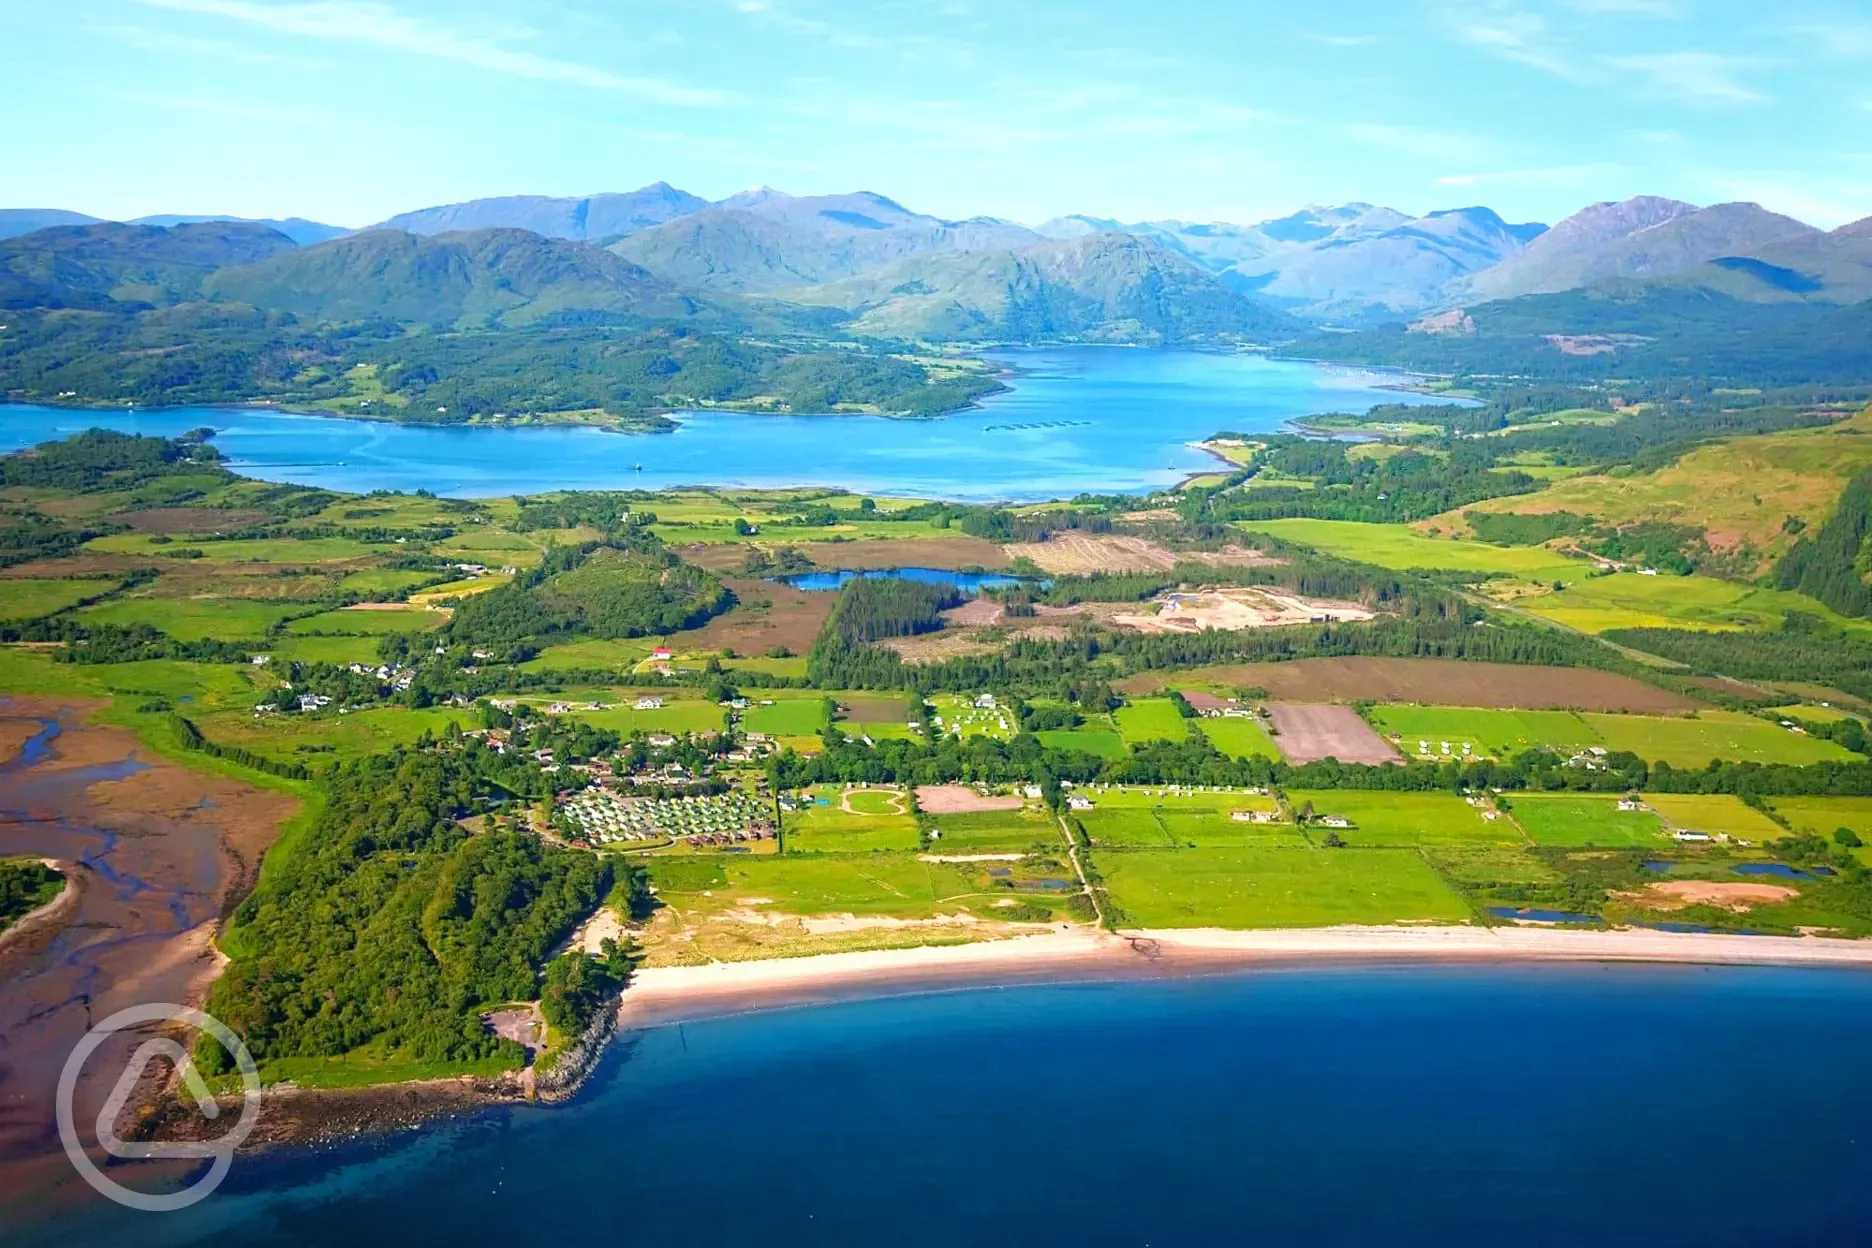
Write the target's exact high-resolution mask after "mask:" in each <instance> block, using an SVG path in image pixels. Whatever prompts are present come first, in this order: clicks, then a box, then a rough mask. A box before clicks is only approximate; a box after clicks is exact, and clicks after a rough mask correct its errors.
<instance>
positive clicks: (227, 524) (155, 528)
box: [110, 507, 267, 533]
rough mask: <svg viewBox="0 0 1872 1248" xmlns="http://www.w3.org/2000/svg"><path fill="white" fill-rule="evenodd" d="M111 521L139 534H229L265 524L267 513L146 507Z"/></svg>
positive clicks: (208, 508) (219, 508)
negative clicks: (125, 525)
mask: <svg viewBox="0 0 1872 1248" xmlns="http://www.w3.org/2000/svg"><path fill="white" fill-rule="evenodd" d="M110 519H111V521H112V523H114V524H127V525H129V526H130V527H131V528H133V529H135V530H136V531H137V532H139V533H228V532H232V531H234V530H237V529H245V528H250V527H252V526H253V525H256V524H265V523H266V522H267V513H266V512H264V511H244V510H239V509H235V508H228V507H146V508H144V509H143V510H141V511H120V512H118V513H117V514H116V515H114V516H112V517H111V518H110Z"/></svg>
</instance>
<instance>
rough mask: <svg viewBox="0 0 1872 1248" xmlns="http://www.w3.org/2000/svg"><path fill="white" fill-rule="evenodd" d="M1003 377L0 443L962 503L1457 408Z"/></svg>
mask: <svg viewBox="0 0 1872 1248" xmlns="http://www.w3.org/2000/svg"><path fill="white" fill-rule="evenodd" d="M994 358H996V359H997V360H999V361H1001V362H1002V363H1004V364H1006V365H1008V366H1009V367H1011V368H1013V369H1015V370H1017V371H1016V373H1015V375H1014V376H1012V377H1010V378H1008V379H1007V380H1008V381H1009V383H1010V386H1011V388H1010V389H1009V390H1007V391H1006V392H1004V393H1002V394H997V395H991V396H990V397H988V398H987V399H985V400H983V402H982V404H981V406H980V407H978V408H974V409H971V410H969V411H964V412H957V413H955V414H953V415H951V416H947V417H943V418H940V419H936V420H889V419H883V418H879V417H875V416H759V415H750V414H747V413H741V412H685V413H678V414H677V419H678V420H679V421H680V422H681V428H679V429H678V430H677V431H676V432H674V433H663V434H619V433H613V432H610V431H607V430H602V429H592V428H518V429H499V428H444V427H440V426H422V425H397V424H390V423H386V422H381V421H359V420H342V419H333V418H330V417H323V416H306V415H297V414H293V413H288V412H277V411H273V410H270V409H266V408H240V407H231V408H211V407H195V408H166V409H151V410H138V411H134V412H130V411H115V410H82V409H73V408H50V407H39V406H32V405H26V404H11V405H6V406H0V452H4V451H13V450H20V449H22V448H25V447H28V446H33V445H35V444H37V443H40V442H45V441H49V440H51V439H54V438H62V437H67V436H69V435H70V434H73V433H77V432H79V431H81V430H84V429H88V428H91V427H93V426H101V427H104V428H110V429H120V430H124V431H126V432H133V433H147V434H161V435H164V436H169V437H173V436H175V435H177V434H180V433H184V432H187V431H188V430H190V429H195V428H199V427H200V426H203V425H209V426H212V427H213V428H215V429H216V430H218V431H219V433H218V436H217V437H216V438H215V445H216V446H217V447H219V448H220V449H221V452H222V454H224V455H226V456H228V457H229V459H230V461H231V463H230V466H231V467H232V468H234V470H235V471H237V472H241V473H244V474H246V475H248V476H252V477H258V478H260V479H262V480H266V481H289V482H293V483H295V484H299V485H313V486H321V487H324V488H327V489H334V490H350V491H358V492H364V491H368V490H375V489H387V490H406V491H407V490H416V489H427V490H432V491H434V492H436V493H438V494H444V495H451V496H454V497H461V498H475V497H492V496H495V495H501V494H514V493H530V492H540V491H546V490H566V489H647V490H650V489H667V488H670V487H673V486H684V485H717V486H741V487H754V488H772V487H779V486H792V485H813V486H840V487H843V488H847V489H852V490H857V491H861V492H865V493H873V494H885V495H895V496H900V497H906V496H907V497H917V498H942V499H955V500H962V501H1029V500H1037V499H1049V498H1063V497H1069V496H1071V495H1074V494H1078V493H1082V492H1091V493H1126V492H1139V491H1144V490H1150V489H1155V488H1158V487H1161V486H1170V485H1174V484H1176V483H1177V482H1178V481H1181V480H1182V479H1183V478H1184V477H1186V476H1188V475H1190V474H1191V473H1196V472H1206V471H1210V470H1214V469H1217V468H1219V467H1224V465H1223V464H1222V462H1221V461H1220V460H1218V459H1216V458H1214V457H1212V456H1210V455H1208V454H1206V453H1204V452H1202V451H1197V450H1193V449H1191V448H1190V447H1189V446H1188V445H1187V443H1190V442H1192V441H1200V440H1201V439H1203V438H1207V437H1208V436H1209V435H1211V434H1213V433H1218V432H1221V431H1224V430H1233V431H1238V432H1248V433H1259V432H1268V431H1272V430H1275V429H1279V428H1281V427H1282V426H1283V425H1285V424H1286V423H1287V422H1288V421H1290V420H1293V419H1295V418H1297V417H1300V416H1308V415H1319V414H1322V413H1326V412H1358V413H1363V412H1365V411H1366V410H1368V409H1369V408H1371V407H1372V406H1374V405H1376V404H1379V403H1426V402H1449V401H1450V400H1442V399H1432V398H1430V397H1429V396H1425V395H1420V394H1411V393H1408V392H1403V391H1397V390H1390V389H1384V388H1382V387H1386V386H1395V385H1398V384H1402V383H1404V382H1406V381H1408V378H1406V377H1404V376H1403V375H1402V374H1396V373H1381V372H1372V371H1368V370H1363V369H1347V368H1337V367H1331V366H1326V365H1318V364H1309V363H1304V362H1301V361H1294V360H1270V359H1266V358H1263V357H1261V356H1254V355H1225V354H1219V353H1208V352H1197V351H1145V350H1134V349H1127V348H1120V347H1063V348H1037V349H1033V350H1023V351H1017V352H1009V353H1003V354H1000V355H997V356H996V357H994Z"/></svg>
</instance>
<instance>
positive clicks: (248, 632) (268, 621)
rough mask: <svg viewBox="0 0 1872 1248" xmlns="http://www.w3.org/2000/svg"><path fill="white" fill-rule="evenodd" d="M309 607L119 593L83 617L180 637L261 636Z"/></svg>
mask: <svg viewBox="0 0 1872 1248" xmlns="http://www.w3.org/2000/svg"><path fill="white" fill-rule="evenodd" d="M309 609H310V608H308V607H307V606H306V604H304V603H294V602H254V601H251V600H249V599H244V598H118V599H114V600H112V601H110V602H100V603H98V604H97V605H96V606H94V607H85V608H84V609H82V610H81V611H79V612H78V616H79V618H80V619H82V620H84V621H85V622H87V623H92V624H114V625H116V626H117V627H119V628H130V627H132V626H134V625H137V624H147V625H149V626H150V627H151V628H154V629H156V630H157V631H158V632H161V633H165V634H167V635H168V636H170V637H173V638H175V639H176V640H177V641H203V640H207V639H209V638H213V639H214V640H216V641H257V640H259V639H260V638H263V637H265V636H266V635H267V634H268V633H270V632H272V631H273V629H274V627H275V626H276V625H277V624H279V623H280V621H282V620H285V619H287V618H288V617H290V616H294V615H300V614H303V613H304V612H306V611H307V610H309Z"/></svg>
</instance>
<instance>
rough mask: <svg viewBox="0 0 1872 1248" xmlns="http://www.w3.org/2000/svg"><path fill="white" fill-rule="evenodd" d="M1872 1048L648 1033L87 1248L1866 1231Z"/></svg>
mask: <svg viewBox="0 0 1872 1248" xmlns="http://www.w3.org/2000/svg"><path fill="white" fill-rule="evenodd" d="M1869 1045H1872V976H1867V975H1865V974H1863V973H1854V972H1849V971H1833V970H1782V969H1761V968H1754V969H1744V968H1708V967H1696V968H1692V967H1670V966H1644V967H1639V966H1593V965H1570V966H1564V967H1562V966H1551V965H1549V966H1516V965H1507V964H1504V965H1490V966H1472V967H1449V966H1444V967H1427V966H1415V967H1403V966H1391V967H1357V966H1343V965H1342V966H1326V967H1309V968H1293V969H1267V970H1259V971H1253V972H1249V973H1233V974H1227V975H1219V976H1199V977H1192V978H1180V979H1179V978H1144V979H1137V980H1127V981H1120V982H1107V983H1084V984H1055V985H1046V986H1026V987H1015V988H1001V989H992V988H983V989H975V990H966V991H948V992H936V993H924V994H911V995H900V996H895V997H887V998H882V999H872V1000H862V1001H851V1002H846V1003H841V1004H822V1005H816V1006H811V1007H806V1008H790V1009H778V1010H772V1011H768V1012H759V1013H745V1014H741V1015H738V1016H731V1017H719V1018H713V1019H706V1020H700V1021H690V1022H685V1023H681V1024H668V1025H664V1026H661V1027H657V1028H653V1029H649V1030H641V1031H636V1032H631V1033H626V1034H625V1035H623V1036H621V1037H620V1038H619V1039H618V1040H617V1041H616V1042H614V1044H613V1045H612V1048H611V1050H610V1052H609V1054H608V1055H607V1057H606V1058H605V1059H604V1061H603V1063H602V1065H601V1066H600V1069H599V1071H598V1073H597V1074H596V1076H595V1077H594V1080H593V1082H592V1083H591V1084H590V1085H588V1086H587V1088H586V1089H585V1090H584V1092H582V1093H581V1094H580V1096H579V1097H578V1098H577V1099H575V1100H574V1101H572V1102H571V1103H570V1104H568V1105H565V1106H561V1107H557V1108H536V1109H529V1108H517V1109H498V1110H488V1111H483V1112H480V1113H477V1114H474V1115H471V1116H469V1117H466V1118H462V1119H457V1120H455V1121H452V1122H444V1123H435V1124H431V1125H430V1126H428V1127H427V1128H424V1129H422V1130H419V1131H411V1132H405V1133H401V1134H397V1135H391V1136H386V1137H381V1138H378V1139H359V1140H357V1141H355V1142H347V1143H344V1144H341V1145H337V1146H326V1147H320V1148H295V1149H284V1150H278V1151H274V1152H271V1153H266V1154H261V1155H256V1156H248V1157H244V1158H242V1159H240V1160H239V1161H238V1162H237V1163H236V1164H235V1166H234V1168H233V1170H232V1172H231V1174H230V1176H229V1178H228V1180H227V1182H226V1184H225V1185H224V1186H223V1187H222V1188H221V1189H220V1190H219V1191H218V1192H216V1193H215V1195H214V1196H212V1197H211V1198H210V1199H208V1200H207V1201H205V1202H203V1203H202V1204H200V1205H198V1206H196V1207H194V1208H191V1209H188V1210H185V1211H183V1212H180V1213H175V1214H165V1215H161V1216H151V1215H145V1214H136V1213H129V1212H126V1211H123V1210H119V1209H116V1208H114V1207H108V1208H107V1207H102V1206H92V1207H87V1208H86V1209H84V1210H80V1211H74V1212H68V1213H67V1214H66V1215H65V1216H64V1217H62V1218H61V1219H60V1224H59V1226H58V1232H59V1233H58V1234H57V1235H56V1237H55V1238H56V1240H57V1242H62V1243H84V1244H87V1245H107V1244H119V1243H121V1244H126V1245H127V1244H135V1245H138V1246H139V1248H149V1246H150V1245H157V1244H184V1243H201V1244H208V1243H212V1244H215V1245H220V1246H223V1248H225V1246H227V1245H237V1244H238V1245H247V1244H256V1245H258V1244H286V1245H299V1244H306V1245H311V1244H334V1243H339V1244H347V1245H354V1246H362V1245H374V1244H399V1245H409V1244H451V1243H514V1242H522V1241H529V1242H530V1241H532V1240H534V1239H537V1238H538V1237H539V1236H540V1235H542V1234H548V1233H549V1235H550V1238H552V1239H554V1240H555V1241H563V1242H568V1243H607V1242H617V1241H620V1240H627V1241H629V1242H631V1243H644V1244H759V1245H763V1246H765V1248H787V1246H791V1245H824V1246H826V1248H846V1246H850V1245H873V1244H910V1245H924V1244H927V1245H940V1246H942V1248H956V1246H957V1245H990V1244H1024V1245H1053V1244H1062V1245H1185V1244H1242V1245H1252V1244H1282V1245H1285V1244H1303V1245H1371V1244H1386V1245H1420V1244H1421V1245H1432V1244H1438V1245H1442V1244H1458V1243H1464V1244H1468V1243H1475V1244H1482V1243H1493V1244H1514V1245H1548V1244H1554V1245H1559V1244H1600V1245H1625V1244H1633V1245H1636V1244H1644V1245H1653V1246H1655V1245H1697V1246H1699V1248H1719V1246H1725V1245H1762V1244H1801V1245H1821V1244H1862V1243H1864V1242H1866V1228H1867V1227H1868V1226H1872V1123H1868V1121H1867V1115H1868V1112H1872V1065H1868V1064H1867V1063H1866V1062H1865V1061H1864V1060H1863V1055H1864V1054H1865V1053H1866V1052H1867V1051H1868V1046H1869ZM547 1227H550V1232H547V1230H546V1228H547ZM41 1229H42V1230H43V1229H44V1228H41ZM4 1237H5V1233H4V1232H0V1238H4ZM28 1238H31V1235H30V1233H29V1235H28ZM40 1242H52V1240H41V1241H40Z"/></svg>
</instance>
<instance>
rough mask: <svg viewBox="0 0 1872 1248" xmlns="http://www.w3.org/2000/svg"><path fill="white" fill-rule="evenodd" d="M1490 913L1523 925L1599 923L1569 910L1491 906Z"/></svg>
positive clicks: (1593, 918) (1592, 918) (1591, 917)
mask: <svg viewBox="0 0 1872 1248" xmlns="http://www.w3.org/2000/svg"><path fill="white" fill-rule="evenodd" d="M1489 913H1490V914H1492V915H1494V916H1495V917H1496V918H1498V919H1514V920H1516V921H1517V922H1521V923H1597V922H1598V921H1599V920H1598V919H1597V918H1595V917H1593V916H1592V915H1590V914H1574V913H1573V912H1571V911H1569V910H1542V909H1540V908H1538V907H1527V908H1516V907H1514V906H1490V907H1489Z"/></svg>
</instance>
